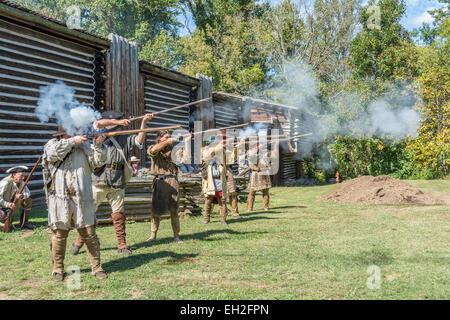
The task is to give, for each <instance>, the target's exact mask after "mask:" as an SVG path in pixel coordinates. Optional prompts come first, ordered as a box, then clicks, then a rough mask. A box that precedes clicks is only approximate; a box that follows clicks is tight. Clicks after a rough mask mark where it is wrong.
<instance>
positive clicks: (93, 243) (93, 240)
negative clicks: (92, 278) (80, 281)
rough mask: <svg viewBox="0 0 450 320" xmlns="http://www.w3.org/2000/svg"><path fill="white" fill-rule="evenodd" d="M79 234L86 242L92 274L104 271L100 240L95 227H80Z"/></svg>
mask: <svg viewBox="0 0 450 320" xmlns="http://www.w3.org/2000/svg"><path fill="white" fill-rule="evenodd" d="M77 231H78V234H79V235H80V236H81V238H82V239H83V242H85V243H86V252H87V255H88V257H89V261H90V263H91V270H92V274H93V275H95V274H96V273H97V272H99V271H103V268H102V264H101V262H100V241H99V240H98V237H97V233H96V232H95V227H94V226H90V227H86V228H81V229H78V230H77Z"/></svg>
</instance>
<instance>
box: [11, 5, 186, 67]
mask: <svg viewBox="0 0 450 320" xmlns="http://www.w3.org/2000/svg"><path fill="white" fill-rule="evenodd" d="M15 2H17V3H18V4H21V5H23V6H25V7H27V8H29V9H31V10H34V11H37V12H40V13H41V14H44V15H46V16H49V17H51V18H55V19H58V20H61V21H63V22H65V21H67V18H68V17H69V16H70V15H71V14H73V11H71V10H68V8H69V7H71V6H77V7H78V8H79V9H80V13H81V28H82V29H84V30H86V31H89V32H92V33H95V34H97V35H100V36H103V37H107V36H108V34H109V33H115V34H118V35H120V36H123V37H125V38H127V39H129V40H131V41H136V42H137V43H138V44H139V45H140V47H141V48H145V50H144V51H145V52H144V53H143V54H141V57H142V58H146V59H151V60H155V59H159V58H161V57H160V56H159V55H158V54H156V52H160V51H161V50H159V49H155V48H154V49H150V48H153V47H154V45H153V41H154V40H157V41H158V42H159V43H161V42H162V41H164V40H163V38H164V37H166V42H172V43H173V41H175V40H176V36H177V33H178V29H179V27H180V26H181V24H180V23H179V22H178V20H177V17H178V15H179V14H180V13H181V11H182V10H181V6H180V3H179V2H180V1H179V0H75V1H73V0H59V1H50V0H16V1H15ZM169 40H171V41H169ZM153 53H155V54H156V55H155V56H152V54H153Z"/></svg>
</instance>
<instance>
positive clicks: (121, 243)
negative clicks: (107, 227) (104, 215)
mask: <svg viewBox="0 0 450 320" xmlns="http://www.w3.org/2000/svg"><path fill="white" fill-rule="evenodd" d="M111 217H112V219H113V225H114V230H115V231H116V237H117V243H118V245H117V248H118V251H119V252H123V253H131V250H130V248H129V247H128V245H127V241H126V233H125V220H126V218H125V214H124V213H122V212H114V213H112V214H111ZM125 251H127V252H125ZM128 251H129V252H128Z"/></svg>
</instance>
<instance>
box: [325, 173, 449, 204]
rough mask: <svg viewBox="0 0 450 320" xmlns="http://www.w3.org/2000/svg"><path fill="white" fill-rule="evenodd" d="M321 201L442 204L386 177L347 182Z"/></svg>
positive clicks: (405, 184) (369, 177) (403, 183)
mask: <svg viewBox="0 0 450 320" xmlns="http://www.w3.org/2000/svg"><path fill="white" fill-rule="evenodd" d="M320 200H323V201H336V202H343V203H356V204H358V203H360V204H364V203H374V204H401V203H405V204H408V203H409V204H411V203H412V204H435V203H438V202H440V201H438V200H437V199H436V198H434V197H433V196H431V195H428V194H426V193H424V192H423V191H422V190H420V189H418V188H416V187H413V186H411V185H409V184H407V183H405V182H403V181H401V180H397V179H394V178H391V177H389V176H385V175H383V176H377V177H372V176H362V177H358V178H356V179H352V180H349V181H346V182H344V183H342V184H341V185H340V186H339V187H338V188H337V189H335V190H333V191H332V192H330V193H329V194H327V195H325V196H323V197H321V198H320Z"/></svg>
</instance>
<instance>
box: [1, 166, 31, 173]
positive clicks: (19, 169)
mask: <svg viewBox="0 0 450 320" xmlns="http://www.w3.org/2000/svg"><path fill="white" fill-rule="evenodd" d="M25 171H28V167H26V166H16V167H12V168H9V169H8V170H6V173H19V172H25Z"/></svg>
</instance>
